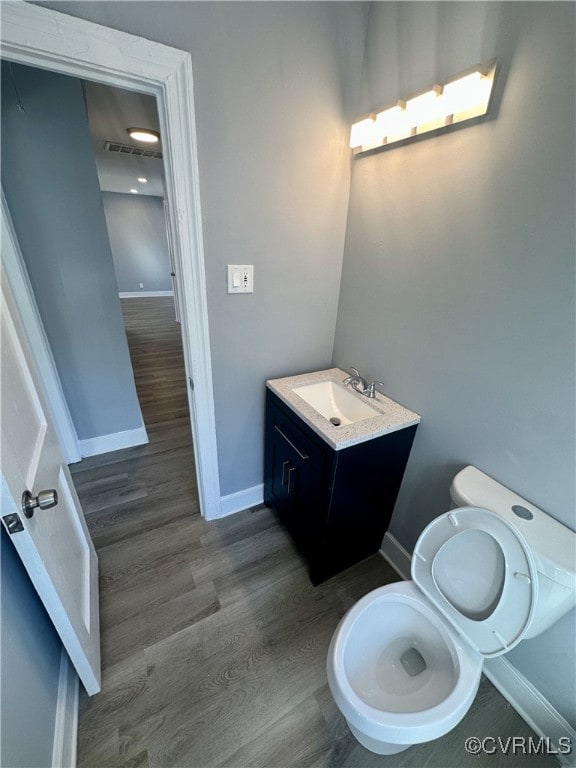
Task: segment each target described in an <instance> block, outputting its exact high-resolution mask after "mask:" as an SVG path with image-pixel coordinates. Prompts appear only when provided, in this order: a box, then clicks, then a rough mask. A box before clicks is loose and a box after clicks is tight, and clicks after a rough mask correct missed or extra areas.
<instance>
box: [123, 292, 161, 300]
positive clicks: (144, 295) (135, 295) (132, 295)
mask: <svg viewBox="0 0 576 768" xmlns="http://www.w3.org/2000/svg"><path fill="white" fill-rule="evenodd" d="M118 296H119V297H120V298H121V299H149V298H152V297H154V296H174V291H120V292H119V293H118Z"/></svg>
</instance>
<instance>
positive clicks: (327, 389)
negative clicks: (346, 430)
mask: <svg viewBox="0 0 576 768" xmlns="http://www.w3.org/2000/svg"><path fill="white" fill-rule="evenodd" d="M292 391H293V392H294V394H295V395H298V397H301V398H302V400H304V401H305V402H306V403H308V405H310V406H311V407H312V408H314V410H315V411H317V412H318V413H319V414H320V415H321V416H324V418H325V419H328V421H330V422H331V423H332V424H333V425H334V426H336V427H339V426H344V425H346V424H354V423H355V422H357V421H364V419H371V418H373V417H374V416H381V415H382V412H381V411H379V410H377V409H376V408H373V407H372V406H371V405H369V404H368V403H366V402H364V401H363V398H362V395H360V394H357V393H355V392H351V391H350V390H349V389H346V387H345V386H344V385H343V384H340V383H339V382H337V381H334V380H332V379H330V380H327V381H318V382H316V383H314V384H304V385H302V386H299V387H293V388H292Z"/></svg>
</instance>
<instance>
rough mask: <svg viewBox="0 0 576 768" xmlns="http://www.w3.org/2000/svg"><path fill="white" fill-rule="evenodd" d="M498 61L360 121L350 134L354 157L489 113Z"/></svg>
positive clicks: (462, 74) (469, 70) (473, 69)
mask: <svg viewBox="0 0 576 768" xmlns="http://www.w3.org/2000/svg"><path fill="white" fill-rule="evenodd" d="M495 75H496V61H493V62H490V64H488V65H486V66H478V67H473V68H472V69H468V70H466V71H465V72H461V73H460V74H459V75H455V76H454V77H452V78H451V79H450V80H448V82H447V83H445V84H444V85H434V86H432V88H430V89H428V90H427V91H424V92H422V93H418V94H416V95H415V96H412V97H411V98H409V99H406V100H405V101H397V102H395V103H394V104H391V105H390V106H389V107H387V108H386V109H383V110H381V111H380V112H372V113H370V114H368V115H365V116H364V117H362V118H361V119H360V120H357V121H356V122H355V123H354V124H353V125H352V130H351V132H350V146H351V147H352V149H353V150H354V154H360V153H362V152H368V151H369V150H372V149H377V148H379V147H386V146H388V145H389V144H394V143H395V142H397V141H402V140H404V139H409V138H411V137H413V136H421V135H422V134H424V133H428V132H429V131H437V130H438V129H441V128H447V127H448V126H450V125H455V124H456V123H462V122H464V121H465V120H471V119H472V118H473V117H481V116H482V115H485V114H486V113H487V112H488V107H489V104H490V97H491V95H492V88H493V85H494V78H495Z"/></svg>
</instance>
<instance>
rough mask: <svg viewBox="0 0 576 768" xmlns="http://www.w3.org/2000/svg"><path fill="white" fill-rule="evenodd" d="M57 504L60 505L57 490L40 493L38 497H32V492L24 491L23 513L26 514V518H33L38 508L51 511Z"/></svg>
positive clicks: (52, 489) (50, 489)
mask: <svg viewBox="0 0 576 768" xmlns="http://www.w3.org/2000/svg"><path fill="white" fill-rule="evenodd" d="M56 504H58V493H57V492H56V489H55V488H49V489H48V490H46V491H40V493H39V494H38V496H32V494H31V493H30V491H24V493H23V494H22V512H24V514H25V516H26V517H32V515H33V514H34V510H35V509H36V507H39V508H40V509H51V508H52V507H55V506H56Z"/></svg>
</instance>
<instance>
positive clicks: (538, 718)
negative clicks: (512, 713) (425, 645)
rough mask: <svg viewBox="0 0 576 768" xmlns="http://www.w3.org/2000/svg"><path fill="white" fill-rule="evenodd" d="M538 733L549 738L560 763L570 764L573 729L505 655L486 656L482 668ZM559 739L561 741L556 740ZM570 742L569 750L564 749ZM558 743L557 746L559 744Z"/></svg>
mask: <svg viewBox="0 0 576 768" xmlns="http://www.w3.org/2000/svg"><path fill="white" fill-rule="evenodd" d="M482 671H483V672H484V674H485V675H486V677H487V678H488V680H490V682H491V683H492V684H493V685H494V686H495V687H496V688H497V689H498V690H499V691H500V693H501V694H502V696H504V698H505V699H506V700H507V701H508V702H510V704H511V705H512V706H513V707H514V709H515V710H516V712H518V714H519V715H520V717H522V718H523V719H524V720H525V721H526V722H527V723H528V725H529V726H530V727H531V728H532V729H533V730H534V731H536V733H537V734H538V736H542V737H543V738H548V739H550V742H551V743H552V744H553V745H554V746H555V747H556V750H557V754H556V757H557V758H558V760H559V761H560V762H561V763H562V765H572V766H573V765H574V755H575V754H576V730H574V728H572V726H571V725H570V723H568V722H567V721H566V720H565V719H564V718H563V717H562V715H561V714H560V713H559V712H557V711H556V710H555V709H554V707H553V706H552V705H551V704H550V702H549V701H548V700H547V699H545V698H544V696H542V694H541V693H540V691H539V690H538V689H537V688H535V687H534V686H533V685H532V683H531V682H530V681H529V680H527V679H526V678H525V677H524V675H523V674H522V673H521V672H519V671H518V670H517V669H516V667H515V666H514V665H513V664H511V663H510V662H509V661H508V659H507V658H506V657H505V656H496V657H494V658H492V659H486V661H485V662H484V669H483V670H482ZM560 739H562V741H560ZM567 740H569V741H570V744H571V749H570V753H569V754H566V752H567V749H566V748H567V745H568V741H567ZM559 745H560V746H561V749H560V747H559Z"/></svg>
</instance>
